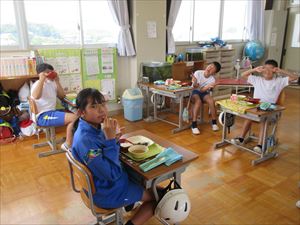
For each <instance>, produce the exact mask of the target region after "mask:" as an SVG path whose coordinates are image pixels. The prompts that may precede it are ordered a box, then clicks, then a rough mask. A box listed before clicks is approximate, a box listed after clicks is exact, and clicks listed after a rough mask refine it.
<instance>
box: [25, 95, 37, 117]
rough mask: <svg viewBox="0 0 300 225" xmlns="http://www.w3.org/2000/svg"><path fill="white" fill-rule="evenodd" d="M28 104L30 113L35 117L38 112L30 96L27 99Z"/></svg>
mask: <svg viewBox="0 0 300 225" xmlns="http://www.w3.org/2000/svg"><path fill="white" fill-rule="evenodd" d="M28 102H29V107H30V111H31V112H32V113H34V114H35V115H37V114H38V113H39V112H38V109H37V106H36V102H35V100H34V98H32V97H31V96H30V97H28Z"/></svg>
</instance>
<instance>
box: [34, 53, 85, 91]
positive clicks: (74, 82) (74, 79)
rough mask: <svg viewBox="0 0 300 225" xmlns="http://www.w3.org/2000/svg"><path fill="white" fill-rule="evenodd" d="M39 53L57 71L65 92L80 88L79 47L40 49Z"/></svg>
mask: <svg viewBox="0 0 300 225" xmlns="http://www.w3.org/2000/svg"><path fill="white" fill-rule="evenodd" d="M39 54H40V56H43V57H44V61H45V62H46V63H49V64H51V65H52V66H53V67H54V69H55V71H57V73H58V75H59V81H60V84H61V86H62V87H63V89H64V91H65V93H71V92H76V93H78V92H79V91H80V90H81V89H82V87H83V86H82V76H81V72H82V71H81V49H41V50H39Z"/></svg>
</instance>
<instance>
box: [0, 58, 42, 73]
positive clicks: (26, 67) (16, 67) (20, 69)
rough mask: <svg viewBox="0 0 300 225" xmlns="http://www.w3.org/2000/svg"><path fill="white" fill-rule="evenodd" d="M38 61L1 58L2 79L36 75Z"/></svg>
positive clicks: (0, 71) (0, 70)
mask: <svg viewBox="0 0 300 225" xmlns="http://www.w3.org/2000/svg"><path fill="white" fill-rule="evenodd" d="M35 68H36V60H35V59H34V58H28V57H3V58H2V57H1V64H0V77H6V76H28V75H36V69H35Z"/></svg>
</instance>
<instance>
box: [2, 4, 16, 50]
mask: <svg viewBox="0 0 300 225" xmlns="http://www.w3.org/2000/svg"><path fill="white" fill-rule="evenodd" d="M0 12H1V15H0V24H1V27H0V44H1V46H18V45H19V34H18V29H17V25H16V17H15V10H14V2H13V1H1V2H0Z"/></svg>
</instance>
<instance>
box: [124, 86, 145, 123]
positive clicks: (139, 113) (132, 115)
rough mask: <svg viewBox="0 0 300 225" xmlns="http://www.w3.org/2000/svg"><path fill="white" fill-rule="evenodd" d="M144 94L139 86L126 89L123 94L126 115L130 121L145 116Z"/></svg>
mask: <svg viewBox="0 0 300 225" xmlns="http://www.w3.org/2000/svg"><path fill="white" fill-rule="evenodd" d="M143 100H144V96H143V94H142V91H141V90H140V89H139V88H131V89H126V90H125V91H124V93H123V95H122V104H123V107H124V117H125V119H126V120H129V121H137V120H141V119H142V118H143Z"/></svg>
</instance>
